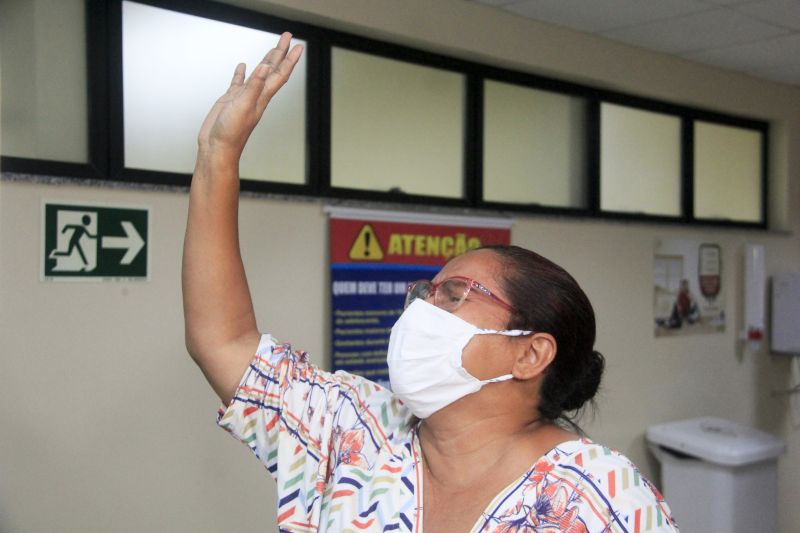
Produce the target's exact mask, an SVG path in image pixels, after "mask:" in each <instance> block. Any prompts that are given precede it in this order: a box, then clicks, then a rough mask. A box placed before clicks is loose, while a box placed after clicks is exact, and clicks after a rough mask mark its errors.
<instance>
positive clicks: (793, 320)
mask: <svg viewBox="0 0 800 533" xmlns="http://www.w3.org/2000/svg"><path fill="white" fill-rule="evenodd" d="M771 330H772V331H771V335H770V349H771V351H773V352H777V353H783V354H788V355H800V272H789V273H785V274H775V275H774V276H772V328H771Z"/></svg>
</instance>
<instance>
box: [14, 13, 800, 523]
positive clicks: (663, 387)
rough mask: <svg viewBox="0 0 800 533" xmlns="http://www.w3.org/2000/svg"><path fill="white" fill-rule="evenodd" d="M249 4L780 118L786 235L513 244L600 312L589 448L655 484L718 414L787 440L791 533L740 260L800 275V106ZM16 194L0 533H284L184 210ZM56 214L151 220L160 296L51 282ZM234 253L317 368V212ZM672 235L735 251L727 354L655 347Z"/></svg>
mask: <svg viewBox="0 0 800 533" xmlns="http://www.w3.org/2000/svg"><path fill="white" fill-rule="evenodd" d="M240 3H242V4H246V5H248V6H250V7H253V8H257V9H263V10H265V11H272V12H275V13H278V14H283V15H285V16H289V17H293V18H299V19H302V20H306V21H309V22H314V23H318V24H326V25H329V26H332V27H336V28H341V29H346V30H349V31H353V32H357V33H360V34H364V35H369V36H373V37H380V38H384V39H388V40H392V41H396V42H402V43H406V44H411V45H416V46H420V47H423V48H426V49H430V50H435V51H441V52H446V53H450V54H453V55H457V56H459V57H465V58H469V59H477V60H481V61H487V62H491V63H497V64H501V65H504V66H511V67H514V68H520V69H524V70H531V71H537V72H544V73H550V74H553V75H557V76H559V77H562V78H568V79H574V80H579V81H584V82H590V83H592V84H595V85H600V86H605V87H612V88H615V89H619V90H624V91H629V92H633V93H636V94H641V95H644V96H649V97H654V98H661V99H665V100H669V101H674V102H677V103H681V104H690V105H699V106H704V107H709V108H712V109H719V110H722V111H726V112H730V113H741V114H747V115H754V116H757V117H761V118H765V119H768V120H770V121H771V122H772V125H773V126H772V127H773V129H772V142H773V148H772V154H771V158H770V163H771V171H772V175H771V189H770V201H771V206H772V219H773V220H772V227H773V228H777V229H779V230H780V231H771V232H761V231H742V230H722V229H702V228H681V227H671V226H670V227H667V226H658V225H646V224H623V223H614V222H600V221H579V220H568V219H559V218H541V217H523V216H520V217H518V219H517V223H516V224H515V226H514V229H513V239H514V241H515V242H516V243H517V244H520V245H523V246H528V247H531V248H533V249H535V250H537V251H539V252H541V253H543V254H544V255H546V256H548V257H551V258H552V259H554V260H555V261H557V262H559V263H561V264H562V265H564V266H565V267H566V268H567V269H568V270H569V271H571V272H572V273H573V274H574V275H575V277H576V278H577V279H578V280H579V281H580V282H581V283H582V285H583V286H584V287H585V289H586V291H587V292H588V294H589V296H590V298H591V299H592V301H593V303H594V304H595V307H596V311H597V314H598V322H599V338H598V348H599V349H600V350H601V351H602V352H603V353H604V354H605V355H606V357H607V360H608V372H607V376H606V379H605V382H604V385H603V390H602V393H601V396H600V398H599V409H598V412H597V414H596V416H595V417H594V418H593V419H592V420H589V421H587V422H586V423H585V424H584V426H585V429H587V431H588V432H589V433H590V434H591V435H592V436H593V437H594V438H595V439H596V440H598V441H601V442H604V443H607V444H609V445H611V446H613V447H615V448H618V449H620V450H621V451H623V452H624V453H626V454H628V455H629V456H630V457H631V458H632V459H633V460H634V461H635V462H636V463H638V464H639V465H640V466H641V467H642V468H643V470H644V471H645V472H646V473H647V474H649V475H651V476H652V477H657V476H656V465H655V464H654V462H653V460H652V458H651V457H650V456H649V455H648V454H647V452H646V449H645V446H644V442H643V433H644V431H645V428H646V427H647V426H648V425H649V424H652V423H655V422H660V421H666V420H672V419H678V418H682V417H690V416H696V415H700V414H714V415H718V416H723V417H727V418H730V419H733V420H736V421H739V422H742V423H745V424H752V425H755V426H757V427H760V428H762V429H765V430H769V431H772V432H774V433H776V434H779V435H780V436H782V437H783V438H784V439H786V441H787V444H788V451H787V453H786V454H785V455H783V456H782V457H781V458H780V462H779V466H780V480H779V481H780V494H781V500H780V502H779V512H780V517H779V520H780V524H781V531H783V532H786V533H789V532H790V531H793V530H794V529H795V528H794V525H795V524H797V523H800V508H798V507H797V505H796V504H795V502H794V499H793V496H792V495H793V494H797V493H798V492H800V431H798V430H797V428H796V427H793V425H792V420H791V416H790V413H789V411H788V401H787V400H786V398H775V397H772V396H771V395H770V391H772V390H774V389H780V388H784V387H786V386H787V384H788V379H789V378H788V374H789V371H788V370H789V364H788V361H787V360H786V359H783V358H779V357H771V356H768V355H766V354H764V353H759V354H751V353H747V352H744V351H742V350H741V349H740V347H739V344H738V342H737V339H736V336H737V335H736V332H737V330H738V328H739V327H740V326H741V320H742V318H741V317H742V312H741V298H740V294H741V291H740V286H741V282H742V280H741V271H742V269H741V266H740V263H741V259H740V253H741V246H742V244H743V243H745V242H757V243H763V244H764V245H765V246H766V250H767V267H768V272H770V273H773V272H778V271H787V270H795V271H796V270H798V269H799V268H800V214H799V213H800V178H798V177H797V176H798V172H799V171H800V155H798V150H797V147H798V145H800V98H798V97H800V90H798V89H797V88H790V87H787V86H781V85H778V84H773V83H766V82H761V81H757V80H754V79H751V78H748V77H745V76H740V75H736V74H732V73H727V72H724V71H720V70H715V69H710V68H707V67H703V66H699V65H695V64H692V63H688V62H685V61H681V60H678V59H673V58H669V57H666V56H661V55H658V54H651V53H646V52H643V51H640V50H636V49H633V48H630V47H626V46H622V45H619V44H614V43H611V42H608V41H603V40H600V39H596V38H593V37H590V36H586V35H582V34H579V33H576V32H570V31H567V30H561V29H557V28H553V27H550V26H546V25H542V24H536V23H533V22H529V21H525V20H523V19H520V18H516V17H512V16H506V15H503V14H501V13H495V12H494V11H492V10H489V9H487V8H484V7H482V6H479V5H472V4H468V3H465V2H461V1H458V0H442V1H439V2H435V3H433V2H424V1H422V0H410V1H406V2H393V1H391V0H372V1H365V0H361V1H354V0H349V1H344V0H329V1H326V2H322V1H311V0H305V1H303V0H292V1H289V0H281V1H278V2H269V3H268V2H264V1H260V0H241V2H240ZM5 74H6V73H5V72H2V71H0V76H2V75H5ZM0 87H2V81H1V78H0ZM68 103H69V102H65V104H68ZM267 120H268V115H267ZM4 178H5V179H4V180H3V181H2V182H0V354H1V356H2V361H3V362H2V372H0V405H2V410H0V413H1V414H0V427H2V432H3V437H2V438H0V531H3V532H17V531H26V532H49V531H114V532H123V531H209V532H211V531H222V530H230V531H235V530H245V529H248V528H250V529H258V530H267V531H270V530H272V531H274V529H270V524H272V523H273V521H274V504H273V503H272V501H273V498H274V491H273V490H272V482H271V480H270V479H269V478H268V476H267V474H266V472H264V471H263V470H262V468H261V467H260V466H259V465H258V463H257V462H256V460H255V459H254V458H252V457H250V456H249V452H247V450H246V449H245V448H244V447H242V446H241V445H238V444H236V443H235V442H234V441H233V440H232V439H231V438H230V437H229V436H227V435H226V434H224V432H222V431H220V430H218V429H216V428H215V427H214V424H213V415H214V410H215V409H216V402H215V399H214V395H213V393H212V392H211V390H210V389H209V388H208V387H207V386H206V385H205V383H204V381H203V378H202V376H201V374H200V372H199V371H198V370H197V369H196V368H195V367H194V366H193V364H192V363H191V361H190V360H189V358H188V356H186V354H185V349H184V346H183V329H182V317H181V303H180V283H179V273H180V252H181V244H182V237H183V230H184V224H185V214H186V205H187V197H186V194H185V191H146V190H141V189H137V188H105V187H97V186H91V185H79V184H75V183H71V182H70V183H59V184H52V183H43V182H39V181H35V180H22V181H18V180H12V179H10V178H12V177H11V176H4ZM43 199H48V200H72V201H79V202H106V203H110V204H135V205H148V206H150V207H151V208H152V211H151V218H152V237H151V243H150V246H151V253H152V263H151V272H152V274H151V278H150V280H149V281H147V282H142V283H44V282H41V281H39V274H38V270H39V255H40V246H41V242H40V240H41V227H40V224H41V220H40V219H41V202H42V200H43ZM241 233H242V237H241V244H242V247H243V249H244V254H245V263H246V266H247V269H248V272H249V279H250V284H251V288H252V290H253V293H254V300H255V302H256V309H257V313H258V316H259V319H260V322H259V325H260V326H261V328H262V329H264V330H267V331H271V332H274V333H275V334H276V335H277V336H278V337H280V338H283V339H289V340H293V341H294V342H295V343H296V344H297V345H298V346H302V347H303V348H306V349H308V350H309V351H311V352H312V353H313V354H315V361H316V362H318V363H324V361H325V357H326V339H327V338H328V328H327V296H326V294H327V291H326V283H327V271H326V266H325V261H326V258H327V245H326V221H325V217H324V215H323V213H322V206H321V203H319V202H315V201H303V200H296V201H295V200H290V201H287V200H285V199H265V198H253V197H247V198H245V199H243V201H242V210H241ZM287 236H290V237H291V238H287ZM669 237H681V238H692V239H702V240H705V241H712V242H718V243H719V244H720V245H721V246H722V249H723V287H724V290H725V291H726V293H725V296H726V311H727V316H728V317H729V325H728V328H727V330H726V332H725V333H724V334H717V335H706V336H699V337H682V338H670V339H654V337H653V334H652V324H651V316H652V297H651V296H650V294H652V268H653V259H652V257H653V246H654V240H655V239H656V238H669Z"/></svg>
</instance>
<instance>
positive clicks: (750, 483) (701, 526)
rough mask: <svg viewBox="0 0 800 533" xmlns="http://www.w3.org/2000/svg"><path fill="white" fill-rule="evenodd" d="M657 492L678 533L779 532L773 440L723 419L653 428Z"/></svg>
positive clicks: (776, 444) (780, 447) (780, 446)
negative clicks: (658, 467)
mask: <svg viewBox="0 0 800 533" xmlns="http://www.w3.org/2000/svg"><path fill="white" fill-rule="evenodd" d="M647 441H648V445H649V447H650V449H651V450H652V451H653V453H654V454H655V456H656V458H657V459H658V460H659V462H660V463H661V488H662V489H663V492H664V496H665V498H666V500H667V503H669V506H670V508H671V509H672V515H673V517H674V518H675V521H676V522H677V523H678V527H680V529H681V532H682V533H700V532H723V531H724V532H730V533H739V532H742V533H743V532H748V533H749V532H753V531H764V532H771V531H777V514H778V467H777V466H778V465H777V463H778V460H777V458H778V456H779V455H780V454H781V453H783V451H784V448H785V446H784V443H783V441H781V440H780V439H778V438H777V437H774V436H772V435H769V434H767V433H764V432H762V431H758V430H756V429H753V428H749V427H746V426H742V425H740V424H737V423H735V422H731V421H730V420H724V419H722V418H714V417H704V418H695V419H691V420H679V421H676V422H668V423H666V424H659V425H655V426H651V427H650V428H648V430H647Z"/></svg>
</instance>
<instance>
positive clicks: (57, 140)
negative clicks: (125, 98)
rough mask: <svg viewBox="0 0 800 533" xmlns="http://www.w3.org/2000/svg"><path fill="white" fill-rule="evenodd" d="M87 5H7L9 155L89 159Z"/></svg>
mask: <svg viewBox="0 0 800 533" xmlns="http://www.w3.org/2000/svg"><path fill="white" fill-rule="evenodd" d="M84 3H85V2H84V1H83V0H63V1H61V2H58V3H57V4H54V3H53V2H50V1H44V0H3V1H2V2H0V63H2V65H3V90H2V102H0V105H2V112H1V113H0V116H2V127H0V131H2V139H1V140H0V146H2V155H3V156H10V157H15V158H26V159H39V160H46V161H62V162H70V163H88V162H89V131H88V130H89V126H88V125H89V119H88V116H89V115H88V106H87V100H88V97H87V83H86V79H87V75H86V69H87V64H86V28H85V26H86V25H85V8H84ZM53 80H58V81H57V83H55V82H54V81H53Z"/></svg>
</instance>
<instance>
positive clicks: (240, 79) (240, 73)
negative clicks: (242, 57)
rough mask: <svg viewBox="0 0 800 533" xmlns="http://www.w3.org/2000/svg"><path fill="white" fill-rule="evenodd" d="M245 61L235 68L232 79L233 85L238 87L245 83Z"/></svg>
mask: <svg viewBox="0 0 800 533" xmlns="http://www.w3.org/2000/svg"><path fill="white" fill-rule="evenodd" d="M244 70H245V65H244V63H239V64H238V65H236V68H235V69H234V70H233V79H231V87H238V86H240V85H241V84H243V83H244Z"/></svg>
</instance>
